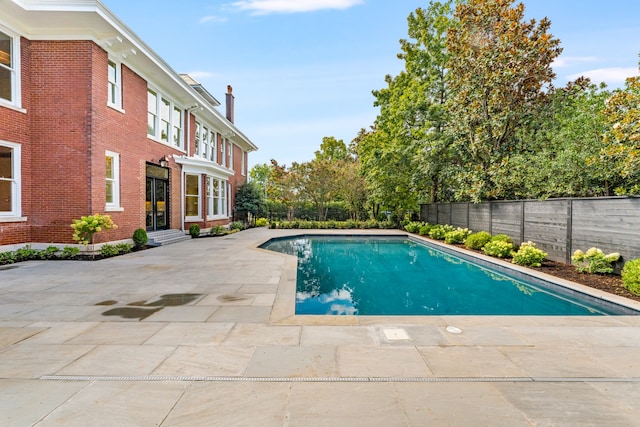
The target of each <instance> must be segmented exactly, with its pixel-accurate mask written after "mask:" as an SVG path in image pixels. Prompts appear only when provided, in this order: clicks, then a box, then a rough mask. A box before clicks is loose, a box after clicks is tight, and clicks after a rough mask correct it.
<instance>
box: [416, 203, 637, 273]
mask: <svg viewBox="0 0 640 427" xmlns="http://www.w3.org/2000/svg"><path fill="white" fill-rule="evenodd" d="M420 217H421V220H422V221H426V222H429V223H430V224H451V225H453V226H455V227H463V228H465V227H467V228H469V229H471V230H473V231H474V232H477V231H488V232H489V233H491V234H494V235H495V234H507V235H509V236H511V238H512V239H513V241H514V243H516V244H520V243H522V242H527V241H532V242H534V243H535V244H536V246H537V247H539V248H540V249H542V250H544V251H545V252H547V253H548V254H549V257H548V258H549V259H551V260H554V261H559V262H565V263H571V255H572V254H573V252H574V251H575V250H576V249H581V250H583V251H586V250H587V249H589V248H591V247H594V246H595V247H598V248H600V249H602V250H603V251H604V252H605V253H610V252H619V253H620V255H621V256H622V259H621V261H622V262H626V261H629V260H631V259H635V258H640V197H598V198H567V199H548V200H518V201H494V202H484V203H431V204H425V205H421V207H420Z"/></svg>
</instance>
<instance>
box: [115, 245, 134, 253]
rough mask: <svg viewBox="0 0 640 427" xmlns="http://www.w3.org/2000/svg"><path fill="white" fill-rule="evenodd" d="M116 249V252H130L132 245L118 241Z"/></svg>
mask: <svg viewBox="0 0 640 427" xmlns="http://www.w3.org/2000/svg"><path fill="white" fill-rule="evenodd" d="M116 249H117V250H118V254H128V253H129V252H131V249H133V245H131V244H129V243H118V244H117V245H116Z"/></svg>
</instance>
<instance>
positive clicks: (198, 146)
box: [196, 122, 202, 156]
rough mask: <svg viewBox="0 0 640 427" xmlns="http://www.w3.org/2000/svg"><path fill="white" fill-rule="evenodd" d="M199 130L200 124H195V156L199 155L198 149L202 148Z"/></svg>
mask: <svg viewBox="0 0 640 427" xmlns="http://www.w3.org/2000/svg"><path fill="white" fill-rule="evenodd" d="M201 129H202V125H201V124H200V122H196V156H199V155H200V147H201V146H202V141H201V140H200V132H201Z"/></svg>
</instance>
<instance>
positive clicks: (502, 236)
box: [491, 234, 513, 244]
mask: <svg viewBox="0 0 640 427" xmlns="http://www.w3.org/2000/svg"><path fill="white" fill-rule="evenodd" d="M491 241H492V242H507V243H511V244H513V239H512V238H511V237H509V236H507V235H506V234H496V235H495V236H493V237H492V238H491Z"/></svg>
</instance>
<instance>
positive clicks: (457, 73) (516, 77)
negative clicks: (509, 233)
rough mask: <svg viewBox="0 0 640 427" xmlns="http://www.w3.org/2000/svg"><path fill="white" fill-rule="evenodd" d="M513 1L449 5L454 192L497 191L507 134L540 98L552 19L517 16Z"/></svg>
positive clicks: (555, 51)
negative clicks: (452, 9)
mask: <svg viewBox="0 0 640 427" xmlns="http://www.w3.org/2000/svg"><path fill="white" fill-rule="evenodd" d="M513 3H514V0H467V1H466V2H463V3H461V4H459V5H458V6H457V8H456V12H455V18H456V25H455V26H453V27H452V28H451V29H450V30H449V34H448V39H447V50H448V53H449V82H450V88H451V91H452V96H451V97H450V99H449V103H448V111H449V113H450V114H451V116H452V117H455V120H451V121H449V124H450V126H451V131H452V133H453V136H454V137H455V139H456V143H457V153H458V155H459V156H460V158H461V165H462V167H461V168H460V169H459V171H458V179H459V186H458V189H457V197H458V198H460V199H471V200H474V201H479V200H484V199H491V198H496V197H499V196H500V194H499V191H498V188H497V185H496V183H497V181H498V180H499V175H500V174H503V173H506V170H505V166H506V157H507V155H508V154H509V153H511V152H513V151H514V150H517V149H518V147H517V146H516V145H515V143H516V139H515V138H514V136H515V133H516V131H517V130H518V129H519V128H520V127H521V126H523V124H524V123H525V122H526V120H527V119H528V118H529V117H530V114H531V112H532V111H535V110H536V106H537V104H538V103H540V102H544V101H545V98H546V93H545V92H546V89H548V88H550V86H551V82H552V80H553V79H554V77H555V74H554V72H553V70H552V68H551V63H552V62H553V60H554V59H556V58H557V57H558V55H559V54H560V53H561V48H560V47H559V44H560V41H559V40H558V39H556V38H554V37H553V36H552V35H551V34H550V33H549V29H550V27H551V22H550V21H549V20H548V19H546V18H543V19H542V20H541V21H540V22H536V20H535V19H531V20H529V21H526V20H525V19H524V5H523V4H522V3H519V4H517V5H514V4H513Z"/></svg>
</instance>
